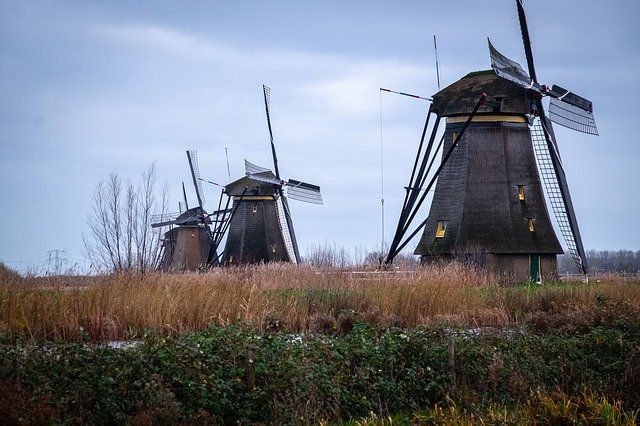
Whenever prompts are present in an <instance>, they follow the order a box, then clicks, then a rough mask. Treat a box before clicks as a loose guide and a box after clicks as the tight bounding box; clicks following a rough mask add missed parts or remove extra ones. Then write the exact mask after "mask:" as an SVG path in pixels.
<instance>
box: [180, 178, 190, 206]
mask: <svg viewBox="0 0 640 426" xmlns="http://www.w3.org/2000/svg"><path fill="white" fill-rule="evenodd" d="M182 196H183V197H184V207H185V210H189V202H188V201H187V190H186V189H185V188H184V182H182Z"/></svg>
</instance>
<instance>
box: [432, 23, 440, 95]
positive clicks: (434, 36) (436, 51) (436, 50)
mask: <svg viewBox="0 0 640 426" xmlns="http://www.w3.org/2000/svg"><path fill="white" fill-rule="evenodd" d="M433 50H434V51H435V54H436V78H437V79H438V90H440V65H438V44H437V43H436V35H435V34H434V35H433Z"/></svg>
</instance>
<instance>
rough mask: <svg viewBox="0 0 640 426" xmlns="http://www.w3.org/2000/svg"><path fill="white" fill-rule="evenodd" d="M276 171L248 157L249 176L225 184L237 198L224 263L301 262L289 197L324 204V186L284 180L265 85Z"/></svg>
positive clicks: (246, 164) (266, 107)
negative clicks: (259, 164) (322, 190)
mask: <svg viewBox="0 0 640 426" xmlns="http://www.w3.org/2000/svg"><path fill="white" fill-rule="evenodd" d="M262 89H263V94H264V105H265V111H266V115H267V126H268V128H269V138H270V142H271V154H272V157H273V168H274V171H275V172H274V171H272V170H270V169H268V168H265V167H260V166H256V165H255V164H252V163H250V162H249V161H247V160H245V172H246V176H245V177H243V178H240V179H238V180H236V181H234V182H231V183H230V184H228V185H227V186H226V187H225V193H226V194H227V195H229V197H232V198H233V204H234V206H233V209H232V210H233V213H232V215H231V218H230V221H229V234H228V236H227V242H226V246H225V250H224V254H223V260H222V263H223V264H246V263H257V262H272V261H277V262H292V263H299V262H300V254H299V251H298V244H297V241H296V236H295V232H294V229H293V222H292V220H291V212H290V210H289V204H288V202H287V198H286V197H285V193H284V191H283V188H286V193H287V196H288V197H289V198H291V199H294V200H298V201H303V202H307V203H312V204H322V196H321V194H320V187H319V186H317V185H313V184H310V183H306V182H301V181H298V180H294V179H288V180H286V179H282V178H281V176H280V169H279V167H278V158H277V155H276V148H275V144H274V141H273V131H272V128H271V116H270V112H269V109H270V108H269V103H270V89H269V88H268V87H267V86H262Z"/></svg>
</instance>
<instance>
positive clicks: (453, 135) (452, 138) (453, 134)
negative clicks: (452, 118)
mask: <svg viewBox="0 0 640 426" xmlns="http://www.w3.org/2000/svg"><path fill="white" fill-rule="evenodd" d="M457 137H458V132H452V133H451V142H452V143H453V142H455V141H456V138H457Z"/></svg>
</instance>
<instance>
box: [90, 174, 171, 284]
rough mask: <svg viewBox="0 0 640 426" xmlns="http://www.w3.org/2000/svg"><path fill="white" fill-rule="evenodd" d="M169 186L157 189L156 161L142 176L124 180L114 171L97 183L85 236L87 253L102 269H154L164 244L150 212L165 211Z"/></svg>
mask: <svg viewBox="0 0 640 426" xmlns="http://www.w3.org/2000/svg"><path fill="white" fill-rule="evenodd" d="M167 202H168V188H167V185H166V184H165V185H163V186H162V187H161V188H160V189H158V183H157V176H156V168H155V164H152V165H151V166H150V167H149V168H148V169H147V170H145V171H144V172H143V173H142V175H141V177H140V180H139V181H138V182H136V183H133V182H132V181H131V180H127V181H126V182H123V180H122V179H121V178H120V176H119V175H118V173H116V172H112V173H110V174H109V176H108V177H106V178H104V179H101V180H99V181H98V183H97V184H96V186H95V188H94V190H93V194H92V203H91V211H90V213H89V215H88V216H87V225H88V226H89V236H87V235H85V236H83V242H84V249H85V254H86V255H87V257H88V258H89V260H90V261H91V263H92V265H93V267H94V268H95V269H97V270H99V271H133V272H139V273H141V274H145V273H147V272H148V271H149V270H150V269H152V268H153V267H154V265H155V263H156V260H157V258H158V253H159V250H160V247H161V242H160V237H161V229H160V228H158V229H153V228H151V216H152V215H154V214H158V213H159V214H162V213H164V212H165V211H166V207H167Z"/></svg>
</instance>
